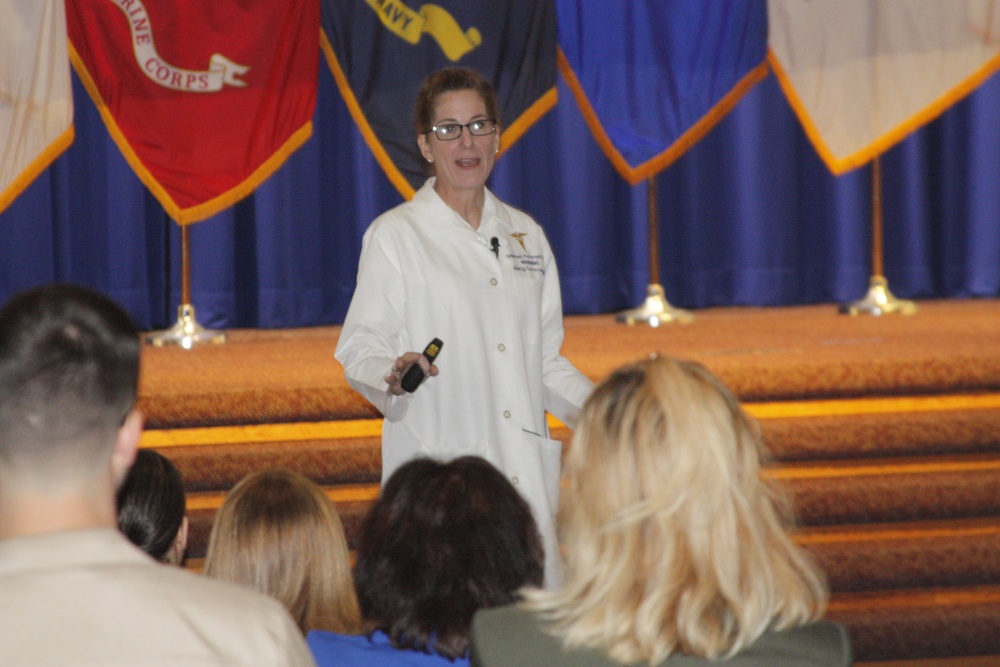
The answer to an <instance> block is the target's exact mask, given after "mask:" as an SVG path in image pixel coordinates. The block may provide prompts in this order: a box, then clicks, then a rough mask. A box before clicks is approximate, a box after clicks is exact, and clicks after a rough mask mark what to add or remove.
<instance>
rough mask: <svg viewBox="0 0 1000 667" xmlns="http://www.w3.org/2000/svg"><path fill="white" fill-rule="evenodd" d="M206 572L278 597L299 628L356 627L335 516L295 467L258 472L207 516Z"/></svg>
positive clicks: (353, 598)
mask: <svg viewBox="0 0 1000 667" xmlns="http://www.w3.org/2000/svg"><path fill="white" fill-rule="evenodd" d="M205 574H206V575H208V576H209V577H214V578H216V579H222V580H224V581H230V582H234V583H237V584H242V585H244V586H249V587H250V588H254V589H256V590H258V591H260V592H262V593H266V594H268V595H270V596H271V597H273V598H275V599H277V600H279V601H280V602H282V603H283V604H284V605H285V606H286V607H287V608H288V610H289V612H290V613H291V615H292V618H293V619H294V620H295V622H296V623H297V624H298V626H299V629H301V630H302V633H303V634H305V633H307V632H309V631H310V630H329V631H331V632H339V633H346V634H350V633H355V632H358V631H359V630H360V615H359V612H358V602H357V596H356V595H355V593H354V584H353V581H352V580H351V565H350V557H349V555H348V552H347V542H346V540H345V539H344V529H343V526H342V525H341V522H340V515H339V514H338V513H337V508H336V507H335V506H334V504H333V502H332V501H331V500H330V499H329V498H328V497H327V495H326V494H325V493H324V492H323V490H322V489H321V488H320V487H319V486H317V485H316V484H315V483H314V482H312V481H310V480H309V479H307V478H306V477H303V476H302V475H300V474H298V473H295V472H291V471H289V470H269V471H264V472H258V473H254V474H252V475H249V476H247V477H245V478H244V479H243V480H241V481H240V482H239V483H238V484H237V485H236V486H235V487H233V489H232V491H230V492H229V493H228V494H227V495H226V499H225V501H224V502H223V503H222V507H220V508H219V511H218V512H217V513H216V515H215V518H214V519H213V521H212V532H211V534H210V536H209V539H208V554H207V556H206V559H205Z"/></svg>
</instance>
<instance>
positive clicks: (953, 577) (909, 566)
mask: <svg viewBox="0 0 1000 667" xmlns="http://www.w3.org/2000/svg"><path fill="white" fill-rule="evenodd" d="M795 540H796V542H798V543H799V544H801V545H802V546H803V547H805V548H806V550H808V551H809V552H811V553H812V554H813V556H814V557H815V558H816V561H817V563H818V564H819V565H820V567H821V568H822V569H823V571H824V572H826V575H827V582H828V584H829V586H830V590H832V591H835V592H838V593H839V592H851V591H873V590H883V591H884V590H891V589H904V588H910V589H918V588H939V587H946V586H976V585H985V584H992V583H995V582H1000V558H998V554H1000V516H995V517H988V518H984V519H963V520H951V521H919V522H907V523H891V524H862V525H851V526H837V527H832V528H830V527H827V528H808V529H804V530H801V531H799V532H798V533H797V534H796V536H795Z"/></svg>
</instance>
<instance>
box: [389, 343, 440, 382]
mask: <svg viewBox="0 0 1000 667" xmlns="http://www.w3.org/2000/svg"><path fill="white" fill-rule="evenodd" d="M443 345H444V343H442V342H441V339H440V338H435V339H434V340H432V341H431V342H429V343H427V347H425V348H424V356H425V357H427V361H429V362H431V363H432V364H433V363H434V360H435V359H437V356H438V353H439V352H441V347H442V346H443ZM424 377H425V376H424V370H423V369H422V368H420V364H413V365H412V366H410V369H409V370H408V371H406V375H404V376H403V380H402V382H400V383H399V386H400V387H402V388H403V391H414V390H415V389H416V388H417V387H419V386H420V383H421V382H423V381H424Z"/></svg>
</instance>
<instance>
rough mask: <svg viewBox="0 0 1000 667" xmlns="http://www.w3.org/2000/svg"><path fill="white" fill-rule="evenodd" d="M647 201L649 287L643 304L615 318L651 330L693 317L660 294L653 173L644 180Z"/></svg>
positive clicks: (657, 213) (657, 221) (658, 236)
mask: <svg viewBox="0 0 1000 667" xmlns="http://www.w3.org/2000/svg"><path fill="white" fill-rule="evenodd" d="M646 201H647V206H648V212H649V285H647V286H646V301H645V302H644V303H643V304H642V305H641V306H639V307H638V308H633V309H632V310H626V311H623V312H621V313H618V316H617V318H616V319H617V320H618V321H619V322H624V323H625V324H636V323H637V322H645V323H646V324H648V325H649V326H651V327H658V326H660V325H661V324H666V323H670V322H681V323H683V324H686V323H688V322H691V321H692V320H694V315H692V314H691V313H690V312H688V311H686V310H681V309H679V308H674V307H673V306H671V305H670V304H669V303H668V302H667V298H666V296H665V295H664V293H663V285H661V284H660V234H659V211H658V206H657V201H656V175H655V174H654V175H652V176H650V177H649V178H648V179H646Z"/></svg>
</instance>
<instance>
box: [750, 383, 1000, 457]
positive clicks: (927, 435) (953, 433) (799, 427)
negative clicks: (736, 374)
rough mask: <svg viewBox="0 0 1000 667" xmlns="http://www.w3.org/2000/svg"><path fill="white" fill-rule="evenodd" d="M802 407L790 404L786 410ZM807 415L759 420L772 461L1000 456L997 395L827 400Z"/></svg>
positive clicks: (756, 408) (772, 409)
mask: <svg viewBox="0 0 1000 667" xmlns="http://www.w3.org/2000/svg"><path fill="white" fill-rule="evenodd" d="M852 406H853V407H852ZM970 406H981V407H970ZM746 407H747V409H748V411H749V412H751V413H755V412H756V413H758V415H761V414H763V415H767V414H768V413H770V414H774V413H776V412H777V411H778V406H773V405H771V406H767V410H764V409H763V406H756V405H748V406H746ZM801 407H802V406H801V404H789V405H788V406H787V409H786V410H785V412H792V411H793V410H795V409H796V408H800V409H801ZM824 410H827V411H829V412H834V411H837V412H838V414H822V413H823V411H824ZM810 412H811V414H809V415H808V416H797V417H796V416H792V417H777V418H766V417H765V418H761V419H760V422H761V430H762V432H763V435H764V443H765V445H767V448H768V449H769V450H770V452H771V454H772V455H773V457H774V458H775V459H776V460H780V461H805V460H815V459H824V460H829V459H834V458H850V459H854V458H865V457H877V458H888V457H893V456H934V455H942V454H975V453H984V452H1000V397H997V396H995V395H993V396H988V395H978V396H961V397H955V396H952V397H921V398H919V399H918V398H910V399H895V400H884V399H871V400H864V401H861V400H859V401H854V402H851V403H848V402H845V401H841V402H838V403H835V404H831V403H829V402H827V403H822V404H813V405H812V406H811V408H810Z"/></svg>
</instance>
